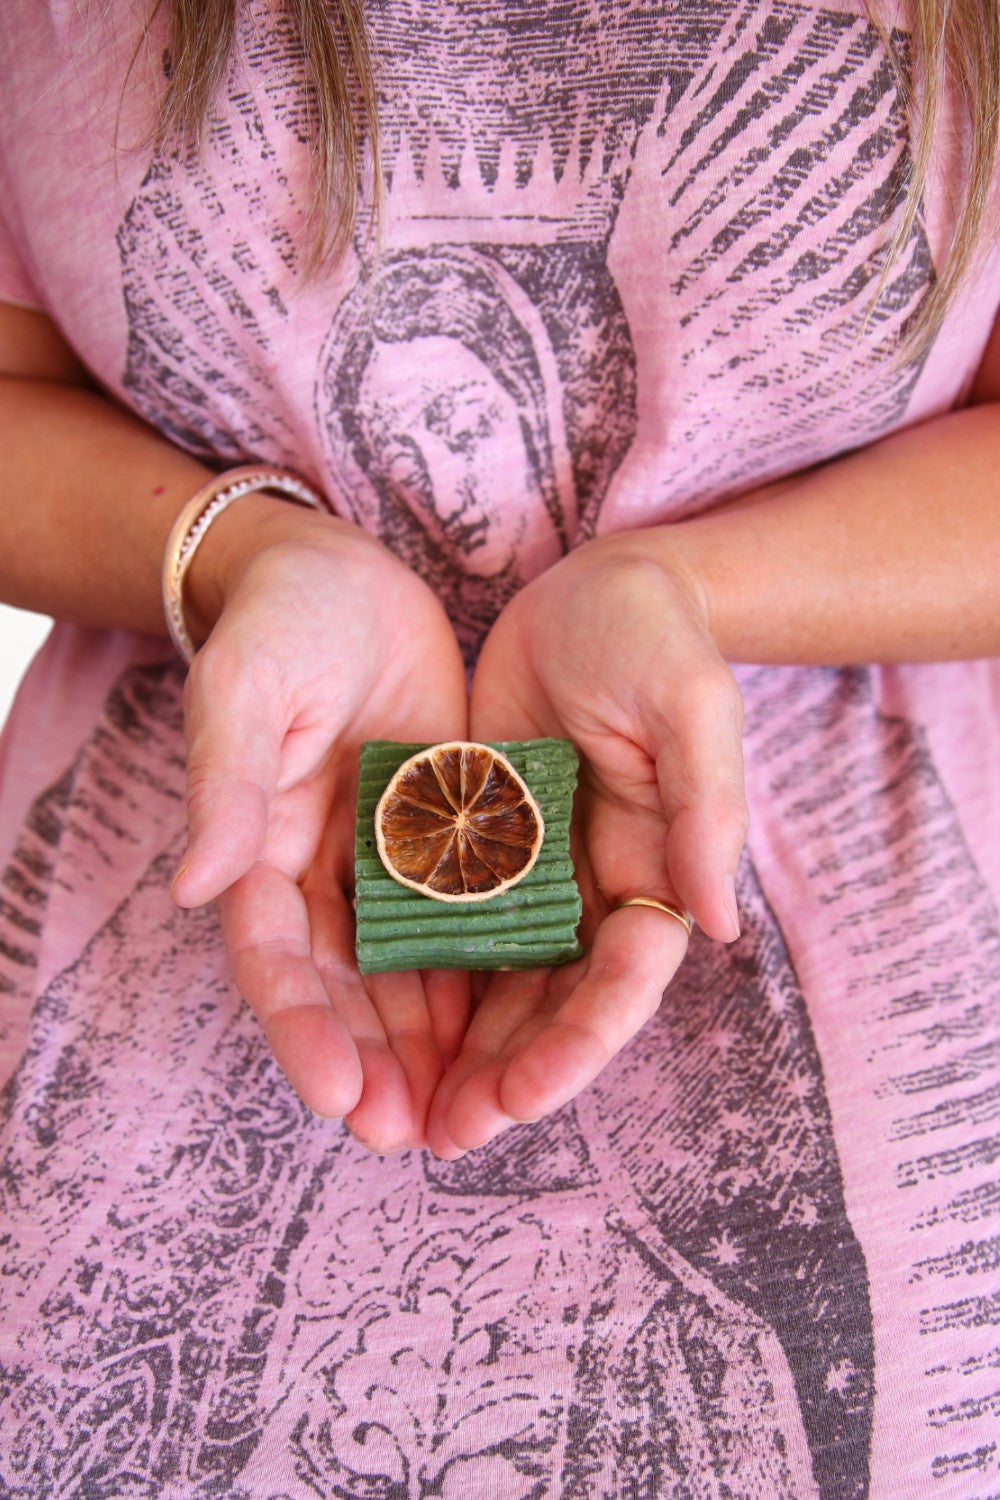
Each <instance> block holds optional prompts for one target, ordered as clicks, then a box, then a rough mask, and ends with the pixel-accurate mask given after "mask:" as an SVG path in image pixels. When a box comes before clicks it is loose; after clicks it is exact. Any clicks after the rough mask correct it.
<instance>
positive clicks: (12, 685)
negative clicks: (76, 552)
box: [0, 604, 52, 724]
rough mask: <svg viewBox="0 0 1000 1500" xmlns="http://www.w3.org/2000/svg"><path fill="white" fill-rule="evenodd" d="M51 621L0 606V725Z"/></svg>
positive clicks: (5, 605) (20, 610) (41, 616)
mask: <svg viewBox="0 0 1000 1500" xmlns="http://www.w3.org/2000/svg"><path fill="white" fill-rule="evenodd" d="M51 624H52V621H51V620H50V619H49V618H48V617H47V616H46V615H33V614H28V613H27V612H26V611H25V610H23V609H12V608H11V607H10V605H9V604H0V724H2V723H3V721H4V719H5V718H6V717H7V711H8V709H9V708H10V705H11V703H12V701H13V698H14V693H15V691H16V690H17V685H18V683H19V682H20V680H21V677H22V675H23V674H24V671H25V668H26V667H27V665H28V663H29V662H30V660H31V658H32V657H33V656H34V654H35V652H36V651H37V650H38V648H39V646H40V645H41V644H42V641H43V640H44V639H45V637H46V636H47V635H48V632H49V627H50V626H51Z"/></svg>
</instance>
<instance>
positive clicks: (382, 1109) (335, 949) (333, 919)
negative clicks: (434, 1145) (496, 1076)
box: [306, 882, 426, 1156]
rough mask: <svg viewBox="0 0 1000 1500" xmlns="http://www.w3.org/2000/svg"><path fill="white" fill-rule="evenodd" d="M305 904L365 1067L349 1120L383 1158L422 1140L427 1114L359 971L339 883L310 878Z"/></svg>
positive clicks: (316, 953)
mask: <svg viewBox="0 0 1000 1500" xmlns="http://www.w3.org/2000/svg"><path fill="white" fill-rule="evenodd" d="M306 904H307V908H308V913H309V923H310V931H311V940H312V951H313V959H314V961H315V963H316V967H317V970H318V972H319V974H320V977H321V979H322V982H323V986H324V989H325V991H326V993H327V996H328V997H329V1000H330V1004H331V1006H332V1008H333V1011H334V1013H335V1014H336V1015H337V1016H339V1018H340V1020H341V1021H342V1022H343V1024H344V1026H345V1027H346V1029H347V1031H348V1033H349V1034H350V1036H351V1037H352V1038H353V1041H354V1045H355V1047H356V1048H357V1053H358V1059H359V1063H360V1067H361V1074H362V1086H361V1092H360V1096H359V1098H358V1099H357V1101H356V1103H355V1105H354V1107H353V1108H352V1109H351V1110H350V1111H349V1112H348V1113H347V1115H346V1116H345V1123H346V1125H347V1127H348V1129H349V1130H350V1132H351V1134H352V1135H353V1136H354V1138H355V1139H356V1140H357V1141H358V1142H359V1143H360V1144H361V1145H363V1146H366V1147H367V1148H368V1150H370V1151H373V1152H375V1154H376V1155H378V1156H388V1155H390V1154H392V1153H393V1152H395V1151H401V1150H403V1149H404V1148H405V1147H407V1146H412V1145H414V1144H420V1143H421V1142H422V1138H423V1113H421V1115H420V1118H419V1120H417V1119H416V1118H415V1110H414V1106H413V1098H412V1091H411V1086H410V1080H409V1078H408V1076H407V1073H406V1070H405V1068H404V1066H403V1063H402V1061H401V1060H400V1058H399V1057H397V1056H396V1054H395V1052H394V1050H393V1047H392V1045H391V1042H390V1039H389V1037H388V1035H387V1033H386V1029H385V1026H384V1025H383V1023H382V1020H381V1018H380V1016H379V1013H378V1010H377V1008H376V1006H375V1005H374V1003H373V1001H372V998H371V996H370V995H369V993H368V990H367V989H366V987H365V983H364V981H363V979H362V977H361V975H360V974H359V973H358V966H357V959H356V957H355V952H354V918H353V914H352V912H351V910H350V908H349V906H348V903H347V900H346V898H345V896H344V894H343V892H342V891H341V890H340V889H339V888H338V887H337V886H336V884H335V883H334V882H331V883H329V884H324V886H322V887H319V886H318V885H316V884H314V883H312V882H310V883H309V885H307V887H306ZM425 1110H426V1106H424V1112H425Z"/></svg>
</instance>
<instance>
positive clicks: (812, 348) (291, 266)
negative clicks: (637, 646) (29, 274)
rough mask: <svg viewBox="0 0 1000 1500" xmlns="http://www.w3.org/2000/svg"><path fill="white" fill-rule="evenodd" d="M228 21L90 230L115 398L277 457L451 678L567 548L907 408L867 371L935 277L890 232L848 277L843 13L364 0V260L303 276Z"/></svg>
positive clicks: (266, 122)
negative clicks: (367, 556)
mask: <svg viewBox="0 0 1000 1500" xmlns="http://www.w3.org/2000/svg"><path fill="white" fill-rule="evenodd" d="M264 9H265V7H263V6H259V7H258V10H259V11H263V10H264ZM253 24H254V27H255V28H256V30H255V31H251V32H248V33H247V39H246V49H247V50H246V55H245V57H244V58H243V59H242V60H241V63H240V65H239V67H238V69H237V73H236V74H235V81H234V83H233V85H232V87H231V91H230V93H231V99H230V103H231V105H232V107H233V109H234V110H235V122H234V118H233V117H230V118H229V119H227V120H225V121H221V122H220V123H219V125H218V128H217V129H214V130H213V132H212V134H211V138H210V141H209V143H208V145H207V147H206V159H205V160H204V161H202V162H200V163H199V162H198V161H196V160H193V159H192V157H191V154H190V153H189V152H187V151H184V150H180V151H177V152H175V153H174V154H171V153H170V152H169V151H164V152H162V153H161V154H159V155H158V156H157V157H156V159H155V160H154V162H153V163H152V166H151V168H150V171H149V174H148V176H147V179H146V181H145V182H144V184H143V186H142V188H141V190H140V191H139V193H138V194H137V196H136V198H135V201H134V202H133V203H132V205H131V207H130V209H129V211H128V214H127V216H126V218H125V220H124V222H123V224H122V226H121V229H120V233H119V246H120V253H121V258H122V271H123V286H124V294H125V300H126V308H127V314H128V323H129V351H128V367H127V371H126V376H125V384H126V388H127V390H128V392H129V395H130V397H131V398H132V399H133V400H134V401H135V403H136V405H137V406H138V407H139V408H140V409H141V410H142V411H143V412H144V413H145V414H146V415H147V416H149V417H150V419H151V420H153V421H154V422H155V423H156V425H158V426H159V427H160V428H161V429H162V430H164V431H166V432H167V433H168V434H169V435H171V436H172V437H174V438H176V439H177V440H179V441H182V442H184V443H186V444H188V445H189V446H191V447H193V448H195V449H196V450H197V451H200V452H203V453H207V454H211V455H213V456H215V457H216V458H217V459H219V460H221V461H230V460H239V459H243V458H247V457H259V458H267V459H270V460H272V461H276V460H279V459H284V460H285V461H287V462H290V463H292V464H293V466H297V467H303V466H304V467H305V468H306V469H307V470H309V471H310V472H311V473H312V477H313V478H317V479H319V480H320V481H321V482H323V483H324V484H325V487H326V488H327V489H328V490H329V492H330V493H331V496H332V497H333V500H334V503H335V504H336V505H337V506H338V508H340V509H342V510H345V511H346V512H347V513H349V514H350V515H351V516H352V517H354V518H356V519H357V520H358V521H360V522H361V524H363V525H366V526H370V527H372V528H374V529H377V530H378V531H379V532H380V533H381V534H382V535H383V537H384V538H385V539H386V540H387V541H388V542H389V544H390V545H391V546H392V547H393V548H394V549H395V550H396V551H397V552H398V553H399V554H400V555H402V556H404V557H405V558H406V559H407V560H408V561H410V562H411V563H412V564H413V565H414V566H415V567H417V568H419V570H420V571H421V572H422V574H423V575H424V576H425V577H426V578H427V580H428V581H429V582H430V584H431V585H432V587H433V588H434V589H435V591H436V592H437V593H438V594H439V596H440V597H441V598H442V599H443V600H444V602H445V603H446V605H447V606H448V608H449V611H450V613H451V615H452V617H453V619H454V620H455V621H456V625H457V627H458V629H459V633H460V635H461V637H462V640H463V644H464V646H465V648H466V652H467V655H468V656H469V657H470V658H471V657H472V656H473V655H474V653H475V650H476V648H477V646H478V643H479V642H480V640H481V639H482V635H483V632H484V630H485V629H486V628H487V627H488V625H489V623H490V621H491V619H492V618H493V617H494V616H495V614H496V613H497V611H498V610H499V609H500V608H501V607H502V605H503V603H504V602H505V600H506V599H507V598H508V597H510V595H511V594H512V593H513V592H514V590H515V589H516V588H517V587H518V586H519V584H520V583H522V582H524V581H525V579H527V578H529V577H531V576H533V575H534V574H535V573H537V572H538V571H539V570H540V569H542V568H544V567H545V566H547V565H548V564H549V563H550V562H551V561H553V560H554V559H555V558H556V557H558V555H559V553H560V551H561V550H563V549H564V548H565V547H566V545H567V544H568V543H569V542H572V541H573V540H574V539H575V538H576V537H578V536H580V535H586V534H588V533H590V532H593V531H595V530H597V529H600V528H602V527H617V526H620V525H623V524H624V525H629V524H636V522H637V521H639V520H642V521H648V520H650V519H651V518H655V517H656V516H659V515H662V516H668V515H677V514H680V513H683V512H684V511H686V510H690V509H696V508H697V507H698V506H699V505H700V504H703V503H705V502H706V501H707V500H708V499H709V498H715V497H718V496H719V495H721V494H725V493H727V492H730V491H734V490H737V489H739V488H741V487H746V486H747V485H749V484H751V483H753V482H754V481H755V480H764V479H767V478H770V477H774V476H776V475H778V474H782V473H787V472H789V471H792V470H795V469H798V468H801V467H803V466H805V465H808V464H811V463H815V462H817V461H820V460H822V459H825V458H827V457H830V456H832V455H833V454H834V453H836V452H840V451H844V450H846V449H850V448H855V447H857V446H859V445H861V444H863V443H864V442H866V441H868V440H869V439H870V438H872V437H874V436H876V435H878V434H879V433H881V432H883V431H885V430H887V429H889V428H891V427H892V426H893V425H894V424H895V423H897V422H899V421H901V420H902V418H903V417H904V415H905V411H906V405H907V400H908V397H909V394H910V391H911V390H912V387H913V384H914V382H915V380H916V378H917V376H918V374H919V364H918V363H917V362H910V363H909V364H905V363H902V362H901V363H900V365H899V366H898V367H897V368H896V369H895V370H894V371H892V372H891V373H890V374H889V375H888V376H887V375H886V371H885V360H886V356H887V355H889V354H891V353H892V352H893V351H894V350H896V349H897V348H898V345H899V342H900V339H901V337H902V336H903V334H904V332H905V329H906V327H907V326H908V322H909V320H910V319H911V318H912V316H913V314H914V313H915V311H916V309H917V308H918V306H919V304H920V301H921V298H922V297H923V296H924V294H925V293H926V291H927V288H928V286H929V284H930V282H931V280H932V277H933V267H932V264H931V259H930V253H929V249H928V244H927V240H926V236H925V234H924V232H923V228H922V226H921V223H920V221H919V220H918V222H917V224H916V225H915V227H914V229H913V232H912V234H911V237H910V240H909V243H908V244H907V245H906V246H904V247H903V250H902V253H901V254H900V255H899V256H898V258H897V259H896V261H895V262H894V264H893V266H892V269H891V270H890V271H889V272H888V274H887V279H886V281H885V284H884V285H881V283H880V278H881V275H882V272H883V270H884V269H885V267H886V247H887V243H888V241H889V239H890V238H891V233H892V229H893V226H894V224H895V222H896V215H897V214H898V212H899V202H898V199H899V193H900V190H901V188H902V185H903V184H904V182H905V179H906V174H907V171H908V165H909V157H908V151H907V146H906V138H905V129H904V121H903V114H902V106H901V102H900V96H899V88H898V83H897V77H896V73H895V71H894V66H893V64H892V62H891V61H890V60H889V59H888V58H887V57H886V56H885V54H884V51H883V48H882V45H881V43H880V41H879V39H878V37H877V36H876V34H875V32H874V30H873V29H872V27H871V26H870V25H869V24H868V23H867V21H865V20H864V19H863V18H862V17H860V16H859V15H855V14H852V13H851V12H849V11H838V10H826V9H822V10H816V9H815V8H814V7H812V6H808V5H805V4H801V3H789V0H763V3H756V4H754V3H747V4H744V5H736V6H731V7H729V8H728V9H727V8H725V7H721V6H720V7H715V6H713V7H705V6H704V5H703V4H702V3H700V0H676V3H672V4H664V3H662V0H661V3H655V4H646V5H642V6H627V7H622V6H614V5H611V4H608V3H593V0H587V3H585V0H575V3H572V4H570V5H567V6H560V7H558V8H557V9H554V8H553V7H551V6H549V5H548V4H546V3H544V0H526V3H524V4H522V5H519V6H518V7H517V9H516V11H515V12H510V11H508V12H507V13H505V15H504V17H503V19H502V20H498V18H497V15H496V8H495V7H492V6H490V5H488V4H486V3H485V0H450V3H444V4H442V5H441V6H435V8H434V11H433V14H431V15H429V14H428V12H427V8H426V7H422V6H418V5H415V4H414V3H413V0H388V3H387V4H386V5H384V6H380V7H378V8H377V10H375V11H373V13H372V16H371V24H372V31H373V40H374V50H375V55H376V58H377V61H378V67H379V71H380V77H381V78H382V79H383V80H384V97H383V101H382V119H381V129H382V157H383V163H384V169H385V175H386V182H387V194H386V202H385V204H384V205H383V210H382V213H381V220H380V223H381V236H382V237H381V240H380V241H379V242H378V243H379V246H380V253H378V254H376V253H375V251H374V250H373V243H372V241H371V239H370V238H369V237H368V236H367V235H366V227H367V222H366V221H365V222H363V223H362V224H361V226H360V227H359V232H358V234H357V236H356V239H355V243H354V246H353V248H352V249H351V251H350V252H349V253H348V255H347V257H346V259H345V261H344V263H343V264H342V265H341V266H340V267H339V268H338V270H337V272H336V273H335V274H333V275H331V276H330V277H319V278H318V279H317V280H316V281H315V282H312V283H310V282H308V281H307V279H306V278H305V277H304V267H303V254H302V247H301V244H297V243H296V240H295V238H294V235H293V234H292V232H291V229H290V226H292V227H301V206H300V202H299V198H300V197H301V195H302V192H303V173H304V171H305V167H304V161H303V155H304V142H305V139H306V135H307V123H306V110H305V106H304V102H303V97H302V93H301V88H300V86H299V84H298V82H297V79H298V69H299V61H298V57H297V55H296V51H295V46H294V44H293V42H292V40H291V37H290V34H289V31H288V27H287V23H285V22H283V21H281V20H279V19H276V18H270V19H269V18H268V17H267V16H266V15H265V14H258V15H257V16H255V17H254V20H253ZM415 35H419V36H420V38H421V44H420V46H419V48H415V47H414V46H413V37H414V36H415ZM896 40H897V44H898V45H899V47H900V49H901V52H902V51H903V50H905V49H904V41H903V39H899V38H897V39H896ZM263 63H266V64H267V67H268V69H269V81H268V86H267V87H266V88H264V87H263V86H260V87H256V88H255V87H254V84H255V69H259V68H260V66H261V65H262V64H263ZM255 151H256V152H257V153H258V158H259V159H258V158H255V156H254V153H255ZM297 194H298V195H299V196H298V197H297ZM228 215H231V216H232V218H233V221H234V223H236V224H238V225H239V226H240V228H239V231H238V233H237V234H236V235H235V236H234V240H233V244H232V251H231V255H230V257H229V258H228V260H210V259H208V252H207V246H208V244H209V243H210V235H214V234H215V232H216V226H217V224H218V222H219V221H220V219H222V220H224V219H225V218H226V217H227V216H228ZM879 288H880V295H879V300H878V304H877V307H876V309H875V310H874V311H873V312H872V311H871V298H872V297H873V296H874V294H875V291H876V289H879ZM251 307H252V308H254V311H253V312H251V311H250V309H251ZM869 313H871V316H870V318H869V317H868V315H869ZM286 347H290V348H292V349H293V350H294V351H295V353H294V358H293V359H292V360H290V361H288V362H287V363H283V362H279V361H278V359H277V357H276V350H277V349H278V348H282V349H284V348H286ZM307 385H308V392H307V390H306V386H307ZM306 401H308V403H309V404H310V405H312V406H313V407H314V422H315V428H314V430H313V431H312V432H310V433H309V434H308V436H306V435H304V434H303V433H302V432H301V431H300V430H298V425H297V424H299V423H300V422H301V417H302V412H303V410H304V409H305V402H306Z"/></svg>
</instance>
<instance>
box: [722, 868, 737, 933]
mask: <svg viewBox="0 0 1000 1500" xmlns="http://www.w3.org/2000/svg"><path fill="white" fill-rule="evenodd" d="M722 900H723V903H724V905H725V908H726V911H727V912H728V913H729V920H730V922H731V924H732V937H731V939H730V941H732V940H733V939H734V938H738V937H739V935H740V912H739V907H738V906H737V905H736V881H735V880H734V879H733V877H732V875H727V876H726V878H725V880H724V881H723V883H722Z"/></svg>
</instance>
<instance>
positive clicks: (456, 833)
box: [375, 740, 545, 901]
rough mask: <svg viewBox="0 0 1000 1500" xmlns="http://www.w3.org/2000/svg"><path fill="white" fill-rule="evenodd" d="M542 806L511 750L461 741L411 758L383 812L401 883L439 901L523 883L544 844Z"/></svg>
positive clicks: (389, 863) (382, 833) (388, 858)
mask: <svg viewBox="0 0 1000 1500" xmlns="http://www.w3.org/2000/svg"><path fill="white" fill-rule="evenodd" d="M544 833H545V828H544V824H543V821H542V814H541V810H540V808H539V806H538V804H537V802H536V801H535V799H534V797H533V796H532V795H531V792H530V791H529V790H528V787H527V786H526V784H525V782H524V781H523V780H522V779H521V777H520V776H519V775H518V773H517V771H516V770H515V769H514V767H513V766H512V765H511V763H510V761H509V760H508V759H507V757H506V756H505V755H502V754H501V753H500V752H499V751H498V750H494V749H493V748H492V747H491V746H489V745H479V744H475V743H473V742H471V741H468V740H454V741H451V742H449V743H447V744H443V745H432V746H431V747H430V749H428V750H422V751H420V752H419V753H418V754H417V755H413V756H411V757H410V759H409V760H405V761H404V762H403V764H402V765H401V766H400V767H399V769H398V770H397V771H396V772H395V774H394V775H393V777H392V779H391V781H390V782H389V784H388V786H387V787H386V789H385V791H384V792H383V793H382V796H381V797H380V798H379V802H378V806H377V807H376V809H375V842H376V844H377V846H378V852H379V856H380V858H381V860H382V863H383V864H384V865H385V868H386V869H387V870H388V872H389V874H390V875H391V876H392V877H393V879H394V880H398V881H399V882H400V884H401V885H408V886H410V887H412V888H413V889H414V890H418V891H422V892H423V893H424V895H426V896H430V897H432V898H433V899H434V900H435V901H485V900H487V899H488V898H489V897H490V896H496V895H499V894H500V892H501V891H505V890H508V889H509V888H510V886H512V885H515V884H516V883H517V882H518V881H519V880H522V879H523V878H524V876H525V875H527V873H528V871H529V870H530V869H531V867H532V865H533V864H534V863H535V860H536V859H537V858H538V852H539V850H540V849H541V847H542V839H543V837H544Z"/></svg>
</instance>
